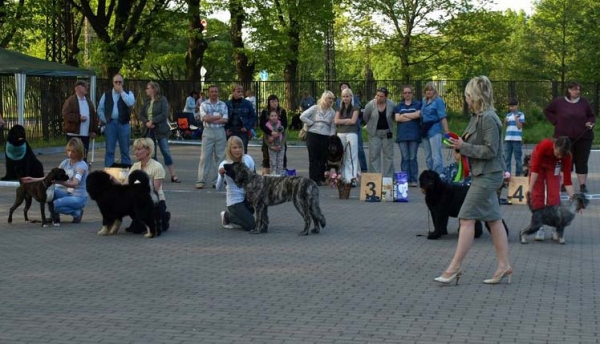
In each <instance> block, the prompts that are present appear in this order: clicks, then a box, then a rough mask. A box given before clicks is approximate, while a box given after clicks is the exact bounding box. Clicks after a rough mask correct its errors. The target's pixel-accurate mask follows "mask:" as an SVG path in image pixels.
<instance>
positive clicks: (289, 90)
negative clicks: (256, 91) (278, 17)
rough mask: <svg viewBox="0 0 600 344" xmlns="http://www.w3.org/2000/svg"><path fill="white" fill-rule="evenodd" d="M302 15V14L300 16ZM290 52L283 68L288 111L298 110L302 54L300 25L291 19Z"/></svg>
mask: <svg viewBox="0 0 600 344" xmlns="http://www.w3.org/2000/svg"><path fill="white" fill-rule="evenodd" d="M298 15H300V14H298ZM288 50H289V51H290V55H289V56H291V57H290V58H289V59H288V60H287V61H286V63H285V67H284V68H283V80H284V83H285V107H286V108H287V109H290V110H291V109H296V108H298V104H296V103H297V102H298V101H297V99H298V98H299V97H298V89H297V88H298V85H297V83H296V82H295V81H296V75H297V73H298V55H299V52H300V25H299V23H298V21H297V20H296V19H295V18H293V17H291V18H290V26H289V29H288Z"/></svg>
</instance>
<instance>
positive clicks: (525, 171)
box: [522, 154, 531, 177]
mask: <svg viewBox="0 0 600 344" xmlns="http://www.w3.org/2000/svg"><path fill="white" fill-rule="evenodd" d="M530 161H531V154H527V155H525V157H524V158H523V168H522V169H523V176H524V177H527V176H529V163H530Z"/></svg>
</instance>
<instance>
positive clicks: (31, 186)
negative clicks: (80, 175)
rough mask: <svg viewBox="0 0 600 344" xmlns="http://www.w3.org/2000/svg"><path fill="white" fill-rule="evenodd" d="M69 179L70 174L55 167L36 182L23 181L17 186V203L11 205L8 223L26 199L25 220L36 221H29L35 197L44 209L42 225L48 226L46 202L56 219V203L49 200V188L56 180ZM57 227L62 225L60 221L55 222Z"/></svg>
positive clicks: (51, 216)
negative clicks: (28, 212)
mask: <svg viewBox="0 0 600 344" xmlns="http://www.w3.org/2000/svg"><path fill="white" fill-rule="evenodd" d="M66 180H69V176H68V175H67V173H66V172H65V170H63V169H62V168H57V167H55V168H53V169H52V170H51V171H50V173H48V175H47V176H46V177H45V178H44V179H42V180H40V181H36V182H31V183H21V184H20V185H19V187H17V197H16V198H15V203H14V204H13V206H12V207H10V211H9V214H8V223H12V217H13V212H14V211H15V210H16V209H17V208H18V207H19V206H20V205H21V203H23V201H25V209H24V211H23V214H24V215H25V221H27V222H35V221H29V218H28V217H27V211H28V210H29V208H30V207H31V200H32V199H35V200H36V201H38V202H40V209H41V210H42V227H47V226H48V223H49V222H50V221H47V220H46V204H48V210H49V211H50V219H51V220H52V221H54V218H55V216H54V203H52V200H48V197H47V191H48V188H49V187H50V186H51V185H52V184H53V183H54V182H55V181H66ZM54 226H55V227H58V226H60V223H56V222H55V223H54Z"/></svg>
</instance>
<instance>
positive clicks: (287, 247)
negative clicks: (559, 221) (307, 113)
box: [0, 146, 600, 343]
mask: <svg viewBox="0 0 600 344" xmlns="http://www.w3.org/2000/svg"><path fill="white" fill-rule="evenodd" d="M172 151H173V153H174V159H175V162H176V166H177V169H178V172H179V176H180V177H181V179H182V180H183V183H182V184H172V183H166V184H165V189H166V196H167V198H168V206H169V208H170V210H171V212H172V213H173V219H172V225H171V228H172V229H171V230H170V231H169V232H167V233H166V234H164V235H163V236H161V237H159V238H156V239H144V238H143V237H141V236H137V235H131V234H127V233H119V235H117V236H112V237H99V236H97V235H96V232H97V231H98V230H99V228H100V215H99V212H98V210H97V207H96V205H95V204H94V203H93V202H90V203H88V206H87V208H86V211H85V216H84V220H83V223H81V224H70V223H65V224H63V226H62V227H60V228H58V229H54V228H52V229H41V228H40V227H38V225H36V224H26V223H24V222H23V217H22V207H21V208H20V209H19V210H17V213H16V214H15V219H14V223H13V224H12V225H8V224H6V222H3V223H4V224H2V225H1V226H0V261H1V262H2V263H1V265H0V342H1V343H484V342H485V343H508V342H518V343H595V342H598V339H597V336H598V329H597V328H598V322H599V321H600V312H599V311H598V308H597V305H598V304H599V303H600V289H598V288H597V287H596V283H598V282H600V270H599V271H596V269H595V267H596V256H597V255H599V256H600V245H596V242H599V243H600V231H598V222H599V220H600V216H599V211H598V201H597V200H593V201H592V202H591V204H590V207H589V209H588V210H586V211H585V213H584V214H583V215H581V216H578V217H577V218H576V219H575V221H574V223H573V225H572V226H571V227H569V228H568V229H567V231H566V239H567V244H566V245H564V246H563V245H558V244H555V243H553V242H551V241H549V240H546V241H545V242H541V243H539V242H532V243H531V244H529V245H521V244H519V243H518V240H517V232H518V229H520V228H522V227H524V226H525V225H526V224H527V221H528V216H529V213H528V211H527V210H526V209H525V207H523V206H503V208H502V210H503V214H504V216H505V219H506V222H507V224H508V225H509V226H510V228H511V235H510V257H511V260H512V263H513V267H514V270H515V273H514V278H513V283H512V284H511V285H507V284H500V285H493V286H490V285H484V284H483V283H482V280H483V279H485V278H488V277H489V276H491V274H492V273H493V272H494V269H495V263H496V261H495V254H494V250H493V246H492V243H491V240H490V236H489V235H488V234H487V233H486V234H484V235H483V237H482V238H481V239H479V240H476V241H475V245H474V247H473V248H472V249H471V251H470V252H469V255H468V257H467V260H466V261H465V266H464V272H465V274H464V277H463V278H461V280H460V284H459V285H458V286H454V285H451V286H440V285H438V284H437V283H435V282H434V281H433V278H434V277H436V276H438V275H439V274H440V273H441V272H442V271H443V270H444V268H445V267H446V265H447V264H448V262H449V260H450V258H451V256H452V253H453V252H454V248H455V244H456V238H457V235H456V231H455V230H451V234H450V235H448V236H447V237H444V238H443V239H441V240H438V241H430V240H426V239H425V237H423V236H418V235H422V234H426V233H427V226H428V221H427V211H426V208H425V205H424V202H423V196H422V195H420V193H418V192H416V189H412V188H411V189H410V192H411V194H410V202H409V203H402V204H401V203H362V202H360V201H358V198H357V196H358V190H356V189H353V190H352V195H351V199H350V200H339V199H338V198H337V191H336V190H333V189H330V188H328V187H322V188H321V192H322V195H321V207H322V209H323V211H324V214H325V216H326V218H327V227H326V228H325V229H324V230H323V231H322V232H321V234H319V235H310V236H308V237H298V236H297V235H296V233H297V232H298V231H300V230H301V217H300V215H299V214H297V213H296V210H295V209H294V207H293V206H292V205H291V204H285V205H280V206H277V207H275V208H272V210H271V211H270V215H271V223H272V225H271V227H270V232H269V234H266V235H258V236H253V235H248V234H247V233H246V232H243V231H240V230H223V229H221V228H220V218H219V211H220V210H222V209H223V208H224V205H225V196H224V194H219V193H216V192H214V190H213V189H205V190H195V189H194V188H193V187H194V182H195V181H196V171H197V164H198V157H199V151H200V148H199V147H194V146H173V147H172ZM250 153H251V155H252V156H253V157H254V158H255V160H256V161H257V163H258V166H260V161H261V159H260V152H259V149H258V148H256V147H252V148H251V149H250ZM395 154H396V165H399V152H398V150H397V149H396V151H395ZM419 154H421V155H420V160H421V167H422V166H423V163H422V159H423V157H422V150H420V152H419ZM63 156H64V155H63V154H62V153H60V154H49V155H43V156H41V157H40V158H41V160H42V161H43V162H44V165H45V166H46V168H47V169H48V168H49V166H53V165H57V164H58V163H59V161H60V160H62V158H63ZM102 156H103V151H101V150H99V151H97V154H96V162H95V163H94V166H93V167H94V168H100V167H101V166H102V161H101V159H99V158H102ZM289 157H290V163H289V166H290V167H292V168H295V169H296V170H297V171H298V173H299V174H302V175H307V169H308V168H307V162H306V160H307V153H306V150H305V148H291V149H290V154H289ZM2 165H3V164H2ZM0 168H1V170H0V173H1V174H2V175H4V171H3V169H4V166H2V167H0ZM590 170H591V171H593V172H594V173H592V174H590V181H589V188H590V191H592V192H594V191H595V192H597V191H598V190H600V177H599V176H598V171H599V170H600V156H599V154H598V153H592V163H591V169H590ZM13 200H14V190H13V189H12V188H7V187H4V188H0V218H2V219H4V220H3V221H6V218H7V217H8V208H9V207H10V205H11V204H12V202H13ZM30 215H31V216H32V217H33V218H38V219H39V207H38V206H37V205H34V206H33V207H32V209H31V210H30ZM66 220H67V219H66V217H65V216H63V221H66ZM456 225H457V221H456V220H451V221H450V225H449V228H455V227H456ZM532 241H533V240H532Z"/></svg>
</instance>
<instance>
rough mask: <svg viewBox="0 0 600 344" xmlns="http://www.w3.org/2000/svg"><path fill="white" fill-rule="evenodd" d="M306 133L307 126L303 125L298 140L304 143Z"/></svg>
mask: <svg viewBox="0 0 600 344" xmlns="http://www.w3.org/2000/svg"><path fill="white" fill-rule="evenodd" d="M307 133H308V124H304V125H303V126H302V129H300V131H299V132H298V140H300V141H306V134H307Z"/></svg>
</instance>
